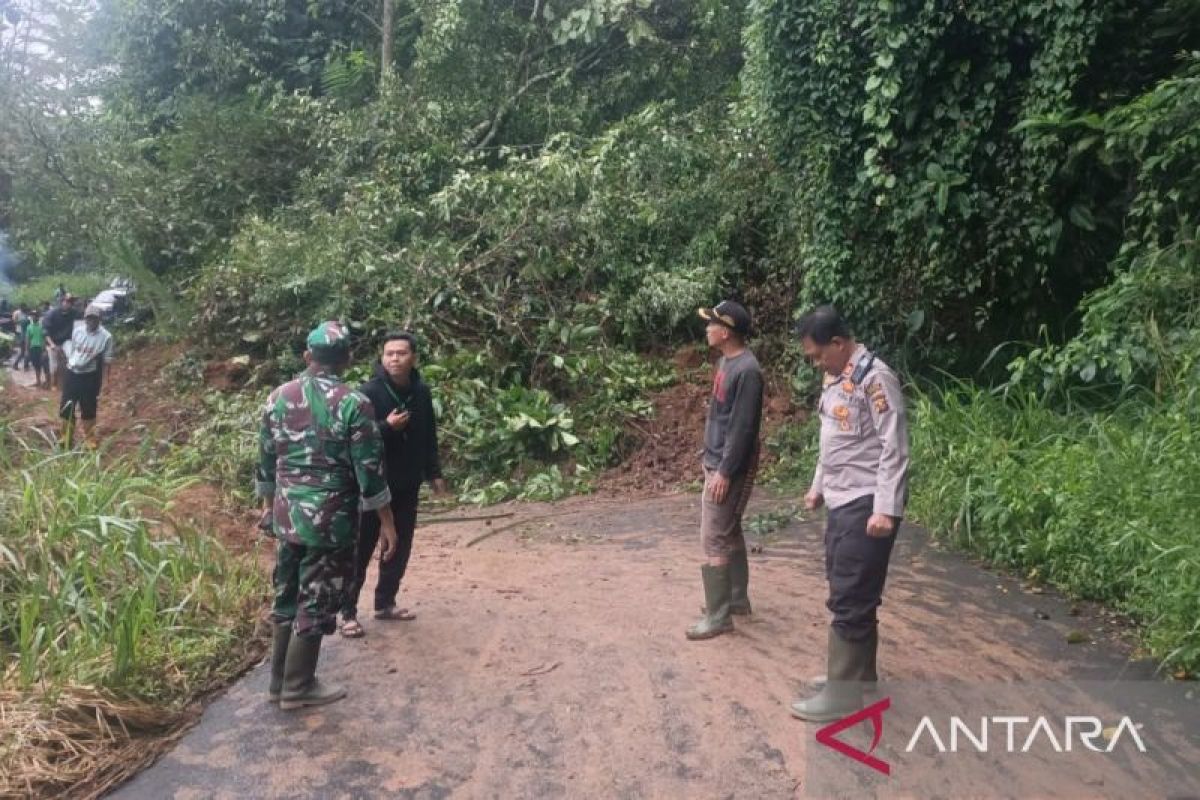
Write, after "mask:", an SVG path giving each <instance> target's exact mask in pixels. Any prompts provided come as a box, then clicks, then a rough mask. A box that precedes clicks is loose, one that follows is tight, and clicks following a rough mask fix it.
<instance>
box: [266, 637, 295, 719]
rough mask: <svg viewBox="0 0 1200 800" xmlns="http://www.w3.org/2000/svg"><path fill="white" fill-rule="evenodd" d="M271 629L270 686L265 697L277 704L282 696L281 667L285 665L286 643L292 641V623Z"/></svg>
mask: <svg viewBox="0 0 1200 800" xmlns="http://www.w3.org/2000/svg"><path fill="white" fill-rule="evenodd" d="M271 628H272V630H271V685H270V687H269V688H268V689H267V696H268V697H269V698H270V699H271V702H272V703H278V702H279V696H280V695H281V694H283V667H284V664H286V663H287V651H288V643H289V642H290V641H291V640H292V623H290V622H279V623H276V624H274V625H272V626H271Z"/></svg>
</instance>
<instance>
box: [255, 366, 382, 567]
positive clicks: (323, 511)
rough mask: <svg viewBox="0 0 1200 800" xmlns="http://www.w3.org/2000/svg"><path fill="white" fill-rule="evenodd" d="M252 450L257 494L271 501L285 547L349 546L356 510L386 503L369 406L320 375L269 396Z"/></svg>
mask: <svg viewBox="0 0 1200 800" xmlns="http://www.w3.org/2000/svg"><path fill="white" fill-rule="evenodd" d="M258 450H259V458H258V468H257V470H256V475H255V478H256V484H255V490H256V493H257V494H258V496H259V497H268V498H273V501H272V508H271V511H272V528H273V530H274V534H275V536H277V537H278V538H280V539H283V540H285V541H288V542H292V543H294V544H303V545H309V546H313V547H345V546H347V545H352V544H354V542H355V537H356V535H357V530H358V514H359V511H360V509H361V510H362V511H374V510H375V509H377V508H380V507H382V506H383V505H385V504H386V503H388V502H389V501H390V500H391V492H390V491H389V490H388V485H387V479H386V477H385V475H384V469H383V440H382V439H381V438H380V436H379V429H378V428H377V427H376V424H375V413H374V411H373V409H372V408H371V402H370V401H369V400H367V398H365V397H364V396H363V395H361V394H359V393H358V392H356V391H354V390H353V389H351V388H350V387H349V386H347V385H346V384H344V383H342V382H341V380H339V379H338V378H337V377H336V376H334V375H332V374H330V373H328V372H325V371H324V370H318V369H316V368H315V367H314V368H311V369H309V370H308V371H306V372H304V373H303V374H301V375H300V377H298V378H296V379H295V380H293V381H289V382H288V383H285V384H283V385H282V386H280V387H279V388H277V389H276V390H275V391H273V392H271V396H270V397H269V398H267V403H266V405H265V406H264V407H263V410H262V420H261V424H260V425H259V433H258Z"/></svg>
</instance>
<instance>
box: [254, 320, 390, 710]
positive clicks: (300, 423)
mask: <svg viewBox="0 0 1200 800" xmlns="http://www.w3.org/2000/svg"><path fill="white" fill-rule="evenodd" d="M349 343H350V340H349V337H348V336H347V334H346V332H345V330H344V329H343V328H342V327H341V325H339V324H338V323H336V322H323V323H321V324H320V325H318V326H317V327H316V328H315V329H314V330H313V331H312V332H311V333H310V334H309V335H308V340H307V345H308V349H307V350H306V351H305V353H304V360H305V363H306V364H307V365H308V368H307V369H306V370H305V371H304V373H302V374H301V375H300V377H298V378H296V379H295V380H293V381H289V382H288V383H285V384H283V385H282V386H280V387H279V388H277V389H276V390H275V391H273V392H272V393H271V396H270V397H269V398H268V399H267V403H266V405H265V407H264V408H263V411H262V422H261V425H260V428H259V436H258V438H259V463H258V468H257V472H256V476H255V477H256V479H257V482H256V487H255V489H256V493H257V494H258V495H259V496H260V497H262V498H264V499H266V501H267V502H268V503H269V504H270V507H271V529H272V532H273V535H274V536H275V538H277V539H278V540H279V544H278V548H277V551H276V560H275V574H274V579H273V581H274V588H275V602H274V606H273V608H272V611H271V621H272V622H273V623H274V635H273V640H274V644H273V650H272V654H271V686H270V698H271V700H273V701H274V700H278V701H279V707H280V708H283V709H293V708H301V707H303V706H315V705H322V704H325V703H331V702H333V701H335V700H340V699H341V698H342V697H344V696H345V695H346V690H345V689H343V688H340V687H337V686H332V685H325V684H322V683H321V682H320V681H319V680H317V677H316V671H317V659H318V657H319V656H320V652H321V637H323V636H328V635H329V634H331V633H333V632H334V630H335V629H336V615H337V611H338V609H339V608H340V607H341V605H342V601H343V595H344V593H345V591H346V589H347V587H348V586H349V584H350V582H351V581H352V580H353V577H354V546H355V541H356V540H357V536H358V520H359V512H360V511H378V513H379V518H380V521H381V531H382V534H383V545H382V551H381V558H382V559H383V560H385V561H386V560H388V559H390V558H391V557H392V555H394V554H395V552H396V526H395V523H394V522H393V520H392V512H391V508H390V507H389V506H388V501H389V500H390V499H391V492H390V491H389V490H388V485H387V479H386V477H385V476H384V471H383V441H382V439H380V436H379V429H378V428H377V427H376V425H375V412H374V410H373V409H372V408H371V403H370V401H369V400H367V398H365V397H364V396H363V395H361V394H359V393H358V392H356V391H354V390H353V389H351V388H350V387H348V386H346V384H344V383H342V381H341V379H340V378H339V376H340V375H341V373H342V372H343V371H344V370H345V369H346V367H347V366H348V364H349V362H350V349H349Z"/></svg>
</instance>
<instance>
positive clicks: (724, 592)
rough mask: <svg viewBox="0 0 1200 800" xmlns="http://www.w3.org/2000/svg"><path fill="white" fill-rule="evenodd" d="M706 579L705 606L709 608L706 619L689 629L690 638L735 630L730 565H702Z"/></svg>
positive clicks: (703, 576)
mask: <svg viewBox="0 0 1200 800" xmlns="http://www.w3.org/2000/svg"><path fill="white" fill-rule="evenodd" d="M700 577H701V578H702V579H703V580H704V607H705V608H706V609H708V610H707V611H706V612H705V614H704V619H702V620H700V621H699V622H697V623H696V624H695V625H693V626H692V627H690V628H688V629H687V638H689V639H693V640H696V639H711V638H713V637H714V636H720V635H721V634H722V633H728V632H729V631H731V630H733V618H732V617H731V616H730V615H729V599H730V594H731V593H732V591H733V590H732V587H731V586H730V582H729V565H728V564H726V565H725V566H722V567H714V566H713V565H711V564H705V565H704V566H702V567H700Z"/></svg>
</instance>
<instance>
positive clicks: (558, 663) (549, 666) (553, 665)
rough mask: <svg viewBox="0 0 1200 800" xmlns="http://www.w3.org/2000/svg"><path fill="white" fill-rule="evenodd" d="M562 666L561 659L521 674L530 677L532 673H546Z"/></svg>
mask: <svg viewBox="0 0 1200 800" xmlns="http://www.w3.org/2000/svg"><path fill="white" fill-rule="evenodd" d="M561 666H562V662H561V661H555V662H553V663H551V664H542V665H540V666H537V667H534V668H533V669H528V670H525V671H524V672H522V673H521V675H522V676H524V677H529V676H531V675H545V674H546V673H548V672H553V671H554V670H556V669H558V668H559V667H561Z"/></svg>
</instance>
